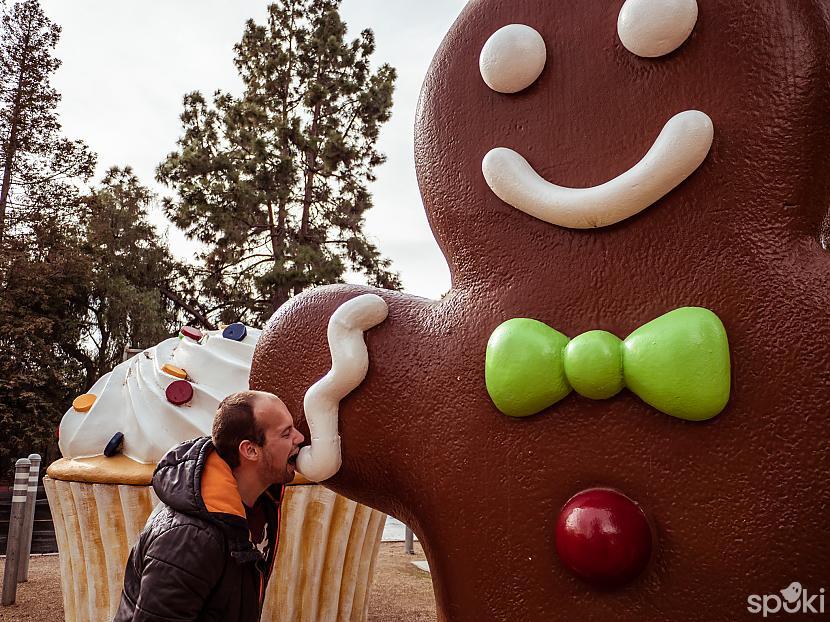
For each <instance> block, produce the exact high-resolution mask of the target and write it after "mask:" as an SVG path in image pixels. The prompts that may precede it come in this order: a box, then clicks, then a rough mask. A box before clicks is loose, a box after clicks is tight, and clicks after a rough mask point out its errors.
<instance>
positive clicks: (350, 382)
mask: <svg viewBox="0 0 830 622" xmlns="http://www.w3.org/2000/svg"><path fill="white" fill-rule="evenodd" d="M388 312H389V309H388V307H387V306H386V302H384V300H383V298H381V297H380V296H376V295H375V294H363V295H362V296H357V297H356V298H352V299H351V300H349V301H347V302H344V303H343V304H342V305H340V306H339V307H338V308H337V310H336V311H335V312H334V313H333V314H332V316H331V319H329V328H328V341H329V349H330V350H331V369H330V370H329V372H328V373H327V374H326V375H325V376H323V378H321V379H320V380H318V381H317V382H315V383H314V385H312V387H311V388H310V389H309V390H308V391H307V392H306V394H305V399H304V400H303V408H304V409H305V416H306V421H308V429H309V432H310V435H311V445H310V446H307V447H303V448H302V449H301V450H300V454H299V456H297V470H298V471H299V472H300V473H302V474H303V475H304V476H305V477H307V478H308V479H310V480H312V481H314V482H321V481H323V480H325V479H328V478H329V477H331V476H332V475H334V474H335V473H337V471H338V470H339V469H340V464H341V462H342V459H341V455H340V435H339V433H338V429H337V417H338V408H339V406H340V400H342V399H343V398H344V397H346V395H348V394H349V393H350V392H352V391H353V390H354V389H355V388H357V386H358V385H359V384H360V383H361V382H363V379H364V378H365V377H366V372H367V371H368V370H369V353H368V352H367V350H366V343H365V342H364V341H363V332H364V331H367V330H369V329H370V328H372V327H373V326H377V325H378V324H380V323H381V322H382V321H383V320H385V319H386V315H387V313H388Z"/></svg>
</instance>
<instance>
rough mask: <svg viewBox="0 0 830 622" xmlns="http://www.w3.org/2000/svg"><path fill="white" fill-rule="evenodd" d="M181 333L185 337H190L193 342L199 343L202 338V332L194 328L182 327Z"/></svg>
mask: <svg viewBox="0 0 830 622" xmlns="http://www.w3.org/2000/svg"><path fill="white" fill-rule="evenodd" d="M179 333H180V334H181V335H182V336H183V337H189V338H190V339H192V340H193V341H199V340H200V339H201V338H202V331H200V330H199V329H198V328H193V327H192V326H182V329H181V330H180V331H179Z"/></svg>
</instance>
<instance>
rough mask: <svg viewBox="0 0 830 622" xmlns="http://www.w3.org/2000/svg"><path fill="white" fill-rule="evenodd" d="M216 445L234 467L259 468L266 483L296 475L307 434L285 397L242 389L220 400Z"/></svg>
mask: <svg viewBox="0 0 830 622" xmlns="http://www.w3.org/2000/svg"><path fill="white" fill-rule="evenodd" d="M212 437H213V445H214V446H215V447H216V451H217V453H218V454H219V455H220V456H221V457H222V459H224V460H225V462H227V463H228V464H229V465H230V467H231V469H234V470H237V469H244V470H246V471H252V472H255V473H256V475H257V477H258V478H259V480H260V481H262V482H263V483H264V484H272V483H287V482H290V481H291V480H293V479H294V472H295V471H294V462H295V460H296V457H297V452H298V451H299V445H300V443H302V442H303V435H302V434H301V433H300V432H299V431H298V430H297V429H296V428H295V427H294V420H293V418H292V417H291V413H289V412H288V408H286V406H285V404H283V403H282V400H280V398H278V397H277V396H276V395H274V394H272V393H266V392H264V391H241V392H239V393H234V394H232V395H229V396H228V397H226V398H225V399H224V400H222V402H221V403H220V404H219V408H218V409H217V410H216V416H215V417H214V419H213V431H212Z"/></svg>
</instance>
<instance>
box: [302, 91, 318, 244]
mask: <svg viewBox="0 0 830 622" xmlns="http://www.w3.org/2000/svg"><path fill="white" fill-rule="evenodd" d="M321 106H322V104H321V102H317V104H316V105H315V106H314V116H313V117H312V119H311V130H310V132H309V134H310V138H312V139H315V138H317V131H318V129H319V125H320V123H319V122H320V107H321ZM316 164H317V149H316V148H315V149H308V150H307V151H306V163H305V166H306V169H305V192H304V194H303V217H302V221H301V224H300V242H305V240H306V238H307V237H308V223H309V220H310V217H311V201H312V199H313V197H312V194H313V190H314V167H315V165H316Z"/></svg>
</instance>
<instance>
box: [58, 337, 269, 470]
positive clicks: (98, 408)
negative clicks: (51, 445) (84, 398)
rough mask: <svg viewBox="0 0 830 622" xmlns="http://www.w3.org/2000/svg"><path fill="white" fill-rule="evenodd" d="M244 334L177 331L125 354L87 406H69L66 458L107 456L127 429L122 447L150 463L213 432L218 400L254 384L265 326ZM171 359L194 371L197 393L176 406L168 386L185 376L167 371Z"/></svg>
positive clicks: (63, 429) (63, 437) (63, 435)
mask: <svg viewBox="0 0 830 622" xmlns="http://www.w3.org/2000/svg"><path fill="white" fill-rule="evenodd" d="M247 330H248V334H247V336H246V337H245V339H243V340H242V341H234V340H232V339H225V338H224V337H222V331H208V332H207V333H206V334H205V336H204V337H203V338H202V339H201V341H199V342H196V341H194V340H192V339H189V338H187V337H185V338H183V339H179V338H178V337H173V338H171V339H166V340H165V341H162V342H161V343H160V344H158V345H156V346H154V347H152V348H148V349H147V350H145V351H144V352H141V353H140V354H137V355H136V356H134V357H132V358H131V359H129V360H127V361H124V362H123V363H121V364H120V365H118V366H117V367H116V368H115V369H113V370H112V371H111V372H110V373H108V374H105V375H104V376H102V377H101V378H100V379H99V380H98V381H97V382H96V383H95V384H94V385H93V386H92V388H91V389H90V390H89V393H92V394H94V395H95V396H97V399H96V400H95V404H93V406H92V408H91V409H90V410H89V411H88V412H86V413H82V412H78V411H76V410H75V409H74V408H70V409H69V410H68V411H67V412H66V414H65V415H64V416H63V419H62V420H61V425H60V441H59V445H60V449H61V453H62V454H63V456H64V458H87V457H91V456H100V455H101V454H103V452H104V447H106V445H107V443H108V442H109V440H110V439H111V438H112V437H113V436H114V435H115V434H116V433H117V432H122V433H123V434H124V445H123V448H122V453H123V454H124V455H125V456H127V457H129V458H132V459H133V460H136V461H137V462H143V463H148V464H149V463H155V462H158V461H159V460H160V459H161V457H162V456H163V455H164V454H165V453H166V452H167V450H168V449H170V448H171V447H173V446H174V445H176V444H177V443H180V442H182V441H185V440H187V439H190V438H195V437H197V436H205V435H208V434H210V431H211V427H212V425H213V416H214V413H215V412H216V407H217V406H218V405H219V402H221V401H222V400H223V399H224V398H225V397H227V396H228V395H230V394H231V393H235V392H237V391H244V390H246V389H247V388H248V376H249V374H250V371H251V359H252V358H253V356H254V346H255V345H256V342H257V341H258V340H259V336H260V334H261V331H259V330H257V329H255V328H248V329H247ZM165 363H170V364H172V365H175V366H176V367H180V368H181V369H184V370H185V371H186V372H187V375H188V378H187V381H188V382H190V384H191V385H192V386H193V399H192V400H190V402H188V403H187V404H184V405H182V406H176V405H174V404H172V403H170V402H168V401H167V397H166V395H165V390H166V389H167V386H168V385H170V384H171V383H172V382H175V381H176V380H179V378H176V377H175V376H172V375H170V374H168V373H167V372H165V371H162V366H163V365H164V364H165Z"/></svg>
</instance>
